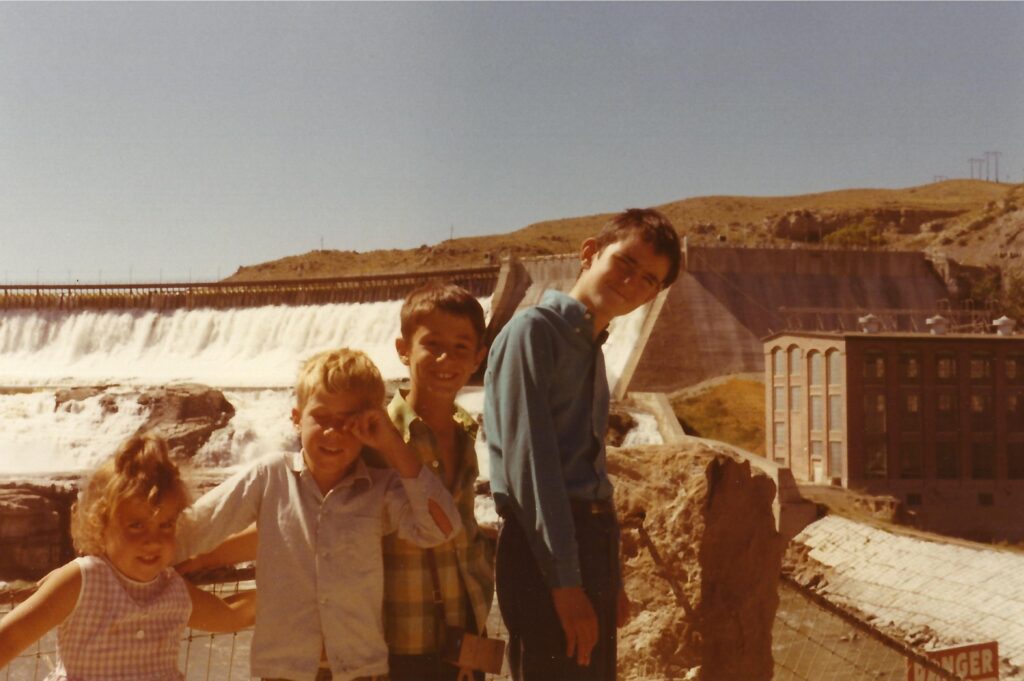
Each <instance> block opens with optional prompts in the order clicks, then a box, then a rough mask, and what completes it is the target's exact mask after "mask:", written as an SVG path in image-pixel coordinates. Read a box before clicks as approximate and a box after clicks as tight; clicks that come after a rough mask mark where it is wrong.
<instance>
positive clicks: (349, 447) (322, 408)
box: [292, 388, 367, 493]
mask: <svg viewBox="0 0 1024 681" xmlns="http://www.w3.org/2000/svg"><path fill="white" fill-rule="evenodd" d="M366 407H367V404H366V401H365V400H364V399H363V398H362V397H361V396H357V395H351V394H347V393H330V392H327V391H325V390H323V389H322V388H320V389H317V390H316V391H315V392H314V393H313V394H311V395H310V396H309V398H308V399H307V400H306V404H305V406H304V407H303V408H302V411H301V412H300V411H299V410H298V409H293V410H292V422H293V423H294V424H295V428H296V429H297V430H298V431H299V437H300V439H301V440H302V451H303V456H304V458H305V461H306V465H307V466H308V467H309V470H310V473H312V474H313V479H314V480H316V482H317V485H318V486H319V487H320V489H321V491H322V492H325V493H326V491H327V490H329V489H330V488H332V487H334V485H336V484H337V483H338V482H339V481H340V480H341V479H342V478H343V477H345V473H346V472H348V469H349V467H350V466H351V465H352V463H353V462H354V461H355V460H356V458H357V457H358V456H359V452H360V450H361V449H362V443H361V442H360V441H359V439H358V438H356V436H355V435H353V434H352V433H351V432H350V431H349V424H350V423H351V420H352V418H353V417H355V416H356V415H357V414H359V413H360V412H362V411H363V410H364V409H366ZM325 488H326V489H325Z"/></svg>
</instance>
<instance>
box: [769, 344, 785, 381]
mask: <svg viewBox="0 0 1024 681" xmlns="http://www.w3.org/2000/svg"><path fill="white" fill-rule="evenodd" d="M772 366H773V367H774V368H775V375H776V376H785V375H786V353H785V352H783V351H782V350H780V349H779V348H776V349H775V350H772Z"/></svg>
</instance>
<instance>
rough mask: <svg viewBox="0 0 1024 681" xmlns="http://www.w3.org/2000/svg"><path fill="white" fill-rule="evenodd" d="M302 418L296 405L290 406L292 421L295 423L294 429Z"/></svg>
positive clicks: (297, 427)
mask: <svg viewBox="0 0 1024 681" xmlns="http://www.w3.org/2000/svg"><path fill="white" fill-rule="evenodd" d="M301 420H302V412H300V411H299V410H298V408H296V407H292V423H293V424H294V425H295V429H296V430H298V429H299V421H301Z"/></svg>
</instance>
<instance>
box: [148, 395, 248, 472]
mask: <svg viewBox="0 0 1024 681" xmlns="http://www.w3.org/2000/svg"><path fill="white" fill-rule="evenodd" d="M139 404H141V405H143V406H144V407H147V408H148V409H149V418H147V419H146V422H145V423H143V424H142V426H141V427H140V430H149V431H152V432H155V433H156V434H157V435H160V436H161V437H163V438H164V439H165V440H167V444H168V446H169V447H170V449H171V454H172V455H173V456H175V457H176V458H189V457H192V456H194V455H195V453H196V452H197V451H199V448H200V447H202V446H203V445H204V444H206V441H207V440H209V439H210V435H212V434H213V432H214V431H216V430H219V429H221V428H223V427H224V426H226V425H227V424H228V421H230V420H231V417H232V416H234V415H235V408H234V407H233V406H232V405H231V403H230V402H228V400H227V398H225V397H224V393H222V392H221V391H220V390H216V389H214V388H209V387H207V386H204V385H198V384H194V383H182V384H179V385H170V386H167V387H163V388H151V389H149V390H147V391H145V392H144V393H142V394H141V395H139Z"/></svg>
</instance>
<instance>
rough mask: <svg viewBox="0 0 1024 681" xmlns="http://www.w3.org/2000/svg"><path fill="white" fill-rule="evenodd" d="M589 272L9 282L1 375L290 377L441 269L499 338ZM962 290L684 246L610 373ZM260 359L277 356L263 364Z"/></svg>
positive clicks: (912, 327)
mask: <svg viewBox="0 0 1024 681" xmlns="http://www.w3.org/2000/svg"><path fill="white" fill-rule="evenodd" d="M578 272H579V263H578V259H577V257H576V256H575V255H566V256H546V257H540V258H529V259H521V260H515V259H507V260H504V261H503V262H502V263H501V264H500V265H492V266H485V267H474V268H461V269H451V270H444V271H436V272H410V273H398V274H381V275H360V276H351V277H338V278H332V279H308V280H288V281H256V282H211V283H189V284H114V285H89V284H77V285H63V286H61V285H49V286H30V285H20V286H10V285H8V286H4V287H0V356H2V357H3V358H4V359H2V360H0V383H3V384H6V385H19V384H23V383H25V382H29V383H34V382H38V381H37V380H34V379H33V378H32V377H31V376H29V375H27V373H28V372H31V371H39V370H40V367H46V369H45V370H43V373H44V374H47V373H49V374H51V375H50V377H49V378H48V379H47V378H44V377H39V379H41V380H42V381H43V382H44V383H45V382H56V383H65V382H66V381H65V380H63V379H66V378H71V377H73V376H76V375H77V378H78V379H79V380H91V381H103V380H105V372H107V369H109V368H111V367H109V366H108V367H106V368H104V365H110V364H121V363H123V362H125V361H127V362H128V363H129V364H132V363H134V364H135V366H136V369H137V371H136V373H137V374H138V379H139V380H143V381H145V380H154V381H160V380H165V379H167V378H170V376H169V375H168V376H165V375H164V374H165V373H166V372H161V371H154V370H152V366H164V365H166V364H167V363H168V362H170V363H174V364H176V365H180V364H181V363H182V362H184V365H185V366H190V365H194V366H195V370H194V371H191V372H190V373H189V376H188V377H189V378H190V379H195V380H204V375H205V374H211V373H212V374H213V375H212V376H210V378H213V379H214V380H212V381H210V382H211V383H212V384H214V385H218V384H221V385H223V384H227V385H254V384H255V385H281V384H287V382H288V380H289V379H288V378H286V377H288V376H290V373H291V372H292V371H293V368H294V365H293V362H294V358H293V357H292V354H293V353H292V352H290V351H288V352H284V354H283V355H282V348H287V347H292V348H298V347H308V346H317V347H320V346H329V345H330V344H331V343H336V344H356V345H357V346H358V345H360V344H363V343H364V342H365V344H369V345H372V346H374V347H377V348H379V347H382V346H384V345H387V343H388V341H386V340H384V337H385V336H388V335H390V334H394V333H395V331H396V329H397V311H398V306H399V302H398V301H400V300H401V299H402V298H403V297H404V296H405V294H406V293H408V292H409V291H410V290H412V289H413V288H415V287H416V286H418V285H420V284H421V283H423V282H424V281H426V280H428V279H438V278H440V279H445V280H449V281H454V282H455V283H458V284H460V285H462V286H464V287H465V288H467V289H468V290H470V291H471V292H472V293H473V294H474V295H475V296H477V297H479V298H481V299H486V300H488V301H489V302H488V306H487V307H488V309H489V328H488V334H487V335H488V340H489V339H492V338H493V337H494V335H496V334H497V332H498V330H499V329H500V328H501V327H502V326H503V325H504V324H505V323H506V322H507V321H508V319H510V318H511V316H512V315H513V314H514V313H515V312H516V311H517V310H520V309H522V308H524V307H527V306H529V305H533V304H536V303H537V302H538V301H539V300H540V296H541V294H542V293H543V291H544V290H545V289H548V288H553V289H558V290H561V291H568V290H570V289H571V287H572V285H573V282H574V281H575V279H576V276H577V274H578ZM951 297H952V296H951V294H950V292H949V289H948V288H947V285H946V282H945V280H944V279H943V277H942V276H941V274H940V273H939V271H938V270H937V269H936V267H935V266H934V265H933V263H932V262H931V261H930V260H929V259H928V258H927V257H926V256H925V255H924V254H922V253H918V252H894V251H860V250H827V249H810V248H800V249H792V248H786V249H779V248H745V247H732V246H684V250H683V268H682V272H681V274H680V276H679V279H678V280H677V281H676V282H675V284H673V286H671V287H670V288H669V289H667V290H666V291H663V292H662V293H661V294H660V295H659V296H658V297H657V298H656V299H655V300H654V301H653V302H652V303H650V304H649V305H647V306H645V307H643V308H641V309H640V310H637V311H636V312H635V313H634V314H633V315H630V318H631V319H630V321H629V323H628V326H630V327H631V328H632V329H633V332H631V333H630V334H629V335H630V337H631V340H630V341H629V342H628V343H627V344H624V343H622V342H613V343H611V344H610V347H608V348H606V354H609V353H608V351H609V350H611V351H612V352H613V354H616V355H617V356H618V359H617V360H616V361H614V362H611V361H610V362H609V364H610V365H615V366H616V367H617V368H616V369H615V371H614V374H610V376H609V378H610V379H611V385H612V388H613V391H614V393H615V394H616V396H618V397H621V396H623V395H625V393H626V392H630V391H634V392H671V391H674V390H678V389H681V388H685V387H688V386H691V385H695V384H698V383H700V382H702V381H704V380H707V379H709V378H713V377H716V376H721V375H724V374H734V373H749V372H760V371H763V369H764V366H763V362H764V358H763V351H762V347H761V343H760V339H761V338H763V337H765V336H767V335H769V334H772V333H776V332H779V331H783V330H799V329H802V330H850V329H854V328H856V323H857V317H858V316H861V315H863V314H866V313H868V312H871V313H873V314H875V315H876V316H878V317H879V318H881V319H882V320H883V326H884V327H885V328H886V329H887V330H891V331H920V330H923V329H924V328H925V323H924V322H925V319H926V318H927V317H928V316H931V315H933V314H936V313H937V312H939V311H941V312H942V314H943V315H944V316H946V317H947V318H949V319H950V320H951V321H952V322H953V326H954V327H956V326H957V325H958V324H959V325H960V326H961V327H963V326H965V325H970V324H972V323H974V324H976V323H978V321H979V320H981V321H984V320H986V319H988V318H990V317H988V311H973V312H972V311H969V310H968V311H964V310H957V309H955V308H954V306H952V305H951V304H950V299H951ZM378 306H382V307H380V308H378ZM385 310H386V311H385ZM391 317H394V318H395V319H393V320H392V321H391V322H385V321H384V320H386V319H389V318H391ZM382 326H386V327H387V328H386V329H383V328H381V327H382ZM616 326H620V325H619V324H616ZM296 328H299V329H302V331H301V332H297V331H295V329H296ZM197 329H198V330H197ZM359 329H362V330H359ZM303 334H305V336H303ZM58 337H60V338H63V340H61V341H58V340H57V339H58ZM364 337H365V338H364ZM371 337H372V338H371ZM360 339H363V340H360ZM218 344H219V345H218ZM158 347H159V348H162V350H159V351H157V348H158ZM118 348H120V349H121V350H120V351H118ZM213 348H219V350H217V351H216V352H214V351H213ZM118 352H120V355H119V356H118ZM26 353H28V354H26ZM393 354H394V353H393V352H391V351H390V348H388V349H387V350H385V351H381V352H376V353H371V356H373V357H374V360H375V361H377V362H379V363H381V368H382V370H383V371H384V373H385V375H388V374H389V373H392V372H395V371H400V370H401V367H400V366H398V365H397V363H396V362H395V361H394V358H392V357H391V355H393ZM375 355H377V356H375ZM289 358H291V359H289ZM68 361H75V362H77V363H78V364H79V368H80V370H81V371H80V372H79V371H77V370H76V371H69V372H67V373H66V374H65V375H59V374H60V371H59V370H56V369H54V367H55V366H59V365H60V364H63V363H66V362H68ZM261 361H263V362H266V361H269V362H270V365H272V366H274V367H276V369H274V370H270V371H266V370H265V368H261V367H260V366H259V364H260V362H261ZM239 362H240V363H239ZM236 363H237V366H235V364H236ZM145 365H149V366H150V368H149V369H146V368H145ZM392 365H394V366H392ZM243 367H249V368H248V369H246V368H243ZM176 368H180V366H179V367H176ZM116 373H117V372H114V374H116ZM232 375H234V376H235V377H236V378H234V379H232V377H231V376H232ZM261 375H265V376H264V377H265V379H266V380H265V381H263V382H261V381H262V379H260V378H259V377H260V376H261ZM107 378H110V379H112V380H119V379H118V376H116V375H111V376H109V377H107ZM122 378H123V377H122ZM232 381H234V382H232Z"/></svg>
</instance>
